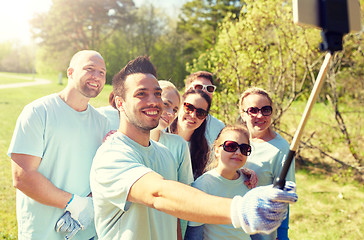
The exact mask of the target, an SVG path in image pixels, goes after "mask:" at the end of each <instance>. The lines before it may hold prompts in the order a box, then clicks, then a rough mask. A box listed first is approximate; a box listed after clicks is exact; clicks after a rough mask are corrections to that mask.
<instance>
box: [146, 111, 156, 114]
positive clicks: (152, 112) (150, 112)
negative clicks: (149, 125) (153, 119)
mask: <svg viewBox="0 0 364 240" xmlns="http://www.w3.org/2000/svg"><path fill="white" fill-rule="evenodd" d="M146 113H147V114H148V115H157V114H158V112H157V111H147V112H146Z"/></svg>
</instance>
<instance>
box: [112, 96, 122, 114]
mask: <svg viewBox="0 0 364 240" xmlns="http://www.w3.org/2000/svg"><path fill="white" fill-rule="evenodd" d="M114 101H115V106H116V107H117V109H118V110H119V111H120V112H123V111H124V106H123V104H124V100H123V99H122V98H121V97H119V96H115V98H114Z"/></svg>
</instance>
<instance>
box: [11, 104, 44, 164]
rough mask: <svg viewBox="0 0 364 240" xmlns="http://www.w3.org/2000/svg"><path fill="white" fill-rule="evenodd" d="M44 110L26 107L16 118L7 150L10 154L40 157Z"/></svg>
mask: <svg viewBox="0 0 364 240" xmlns="http://www.w3.org/2000/svg"><path fill="white" fill-rule="evenodd" d="M44 128H45V110H44V109H42V108H34V107H33V106H32V105H27V106H26V107H25V108H24V109H23V111H22V112H21V114H20V115H19V117H18V120H17V122H16V126H15V130H14V134H13V137H12V140H11V142H10V146H9V149H8V156H9V157H11V153H20V154H28V155H33V156H37V157H42V155H43V149H44V141H43V140H44Z"/></svg>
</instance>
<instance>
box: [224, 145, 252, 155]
mask: <svg viewBox="0 0 364 240" xmlns="http://www.w3.org/2000/svg"><path fill="white" fill-rule="evenodd" d="M221 146H222V147H223V148H224V150H225V151H226V152H235V151H236V150H238V148H240V152H241V154H243V155H245V156H249V155H250V153H251V152H252V147H251V146H250V145H249V144H246V143H242V144H238V143H237V142H235V141H225V142H224V143H223V144H221V145H220V147H221Z"/></svg>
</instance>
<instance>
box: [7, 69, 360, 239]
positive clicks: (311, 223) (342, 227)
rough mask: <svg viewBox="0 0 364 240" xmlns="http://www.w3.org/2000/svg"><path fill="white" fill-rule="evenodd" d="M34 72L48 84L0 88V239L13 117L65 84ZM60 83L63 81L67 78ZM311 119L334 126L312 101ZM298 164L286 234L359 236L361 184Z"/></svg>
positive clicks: (104, 97) (11, 211) (12, 215)
mask: <svg viewBox="0 0 364 240" xmlns="http://www.w3.org/2000/svg"><path fill="white" fill-rule="evenodd" d="M38 77H40V78H48V79H51V80H53V83H51V84H48V85H38V86H34V87H24V88H17V89H0V112H1V114H0V129H1V131H0V206H1V208H0V239H7V240H10V239H17V224H16V212H15V189H14V188H13V187H12V177H11V166H10V159H9V157H8V156H7V155H6V153H7V149H8V147H9V143H10V140H11V137H12V134H13V130H14V127H15V122H16V119H17V117H18V115H19V114H20V112H21V111H22V109H23V107H24V106H25V105H26V104H28V103H30V102H31V101H33V100H35V99H37V98H39V97H42V96H45V95H48V94H51V93H55V92H59V91H60V90H62V89H63V88H64V87H65V85H59V84H57V82H58V78H57V76H38ZM63 82H64V83H66V80H64V81H63ZM0 84H1V82H0ZM111 89H112V88H111V86H105V88H104V90H103V91H102V93H101V94H100V95H99V96H98V97H97V98H96V99H92V100H91V101H90V102H91V104H92V105H94V106H95V107H100V106H105V105H107V104H108V95H109V93H110V91H111ZM303 107H304V104H300V103H298V104H297V105H295V107H294V108H293V109H292V111H293V112H292V113H290V114H288V115H287V118H286V119H284V120H283V121H284V122H287V129H290V130H291V131H293V132H294V131H295V127H296V126H297V124H298V122H299V120H300V118H299V116H300V114H301V112H302V109H303ZM295 111H296V112H295ZM297 113H299V114H297ZM311 118H312V119H315V120H317V121H322V122H325V123H326V124H322V126H320V129H319V130H318V132H320V133H321V132H325V131H333V130H330V128H331V125H330V124H332V123H331V122H330V123H328V120H327V119H328V113H327V112H326V111H325V106H320V105H318V107H317V108H316V106H315V109H314V110H313V112H312V113H311ZM356 118H357V116H351V117H350V116H349V119H350V120H351V121H352V122H350V121H348V122H350V127H351V126H352V123H353V124H357V123H358V121H360V119H356ZM330 119H331V118H330ZM361 119H362V118H361ZM330 121H331V120H330ZM325 126H329V130H327V129H326V130H325ZM353 127H354V128H356V130H355V131H363V129H360V127H358V126H356V125H355V126H353ZM316 128H318V127H317V124H316V126H315V124H314V123H313V121H312V123H311V120H310V122H309V123H308V125H307V126H306V129H308V130H307V132H310V131H313V129H316ZM321 128H322V129H321ZM292 129H293V130H292ZM351 129H352V128H351ZM321 134H322V133H321ZM315 141H316V140H315ZM317 141H318V142H319V141H322V140H317ZM335 141H336V140H335V139H328V147H332V146H331V144H332V143H333V142H335ZM315 156H317V153H316V155H315ZM311 157H312V156H311ZM317 158H318V157H317ZM297 169H298V170H297V172H296V182H297V186H298V188H297V192H298V195H299V200H298V202H297V203H296V204H294V205H291V207H290V231H289V236H290V239H292V240H296V239H300V240H305V239H329V240H330V239H333V240H334V239H363V238H364V186H363V185H362V184H359V183H357V182H355V181H353V180H352V178H351V177H352V175H351V173H350V172H349V171H347V174H346V175H335V174H333V172H335V168H332V169H331V171H332V172H331V173H330V174H328V173H327V172H326V170H325V169H323V168H322V167H321V165H315V164H310V165H307V166H297Z"/></svg>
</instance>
